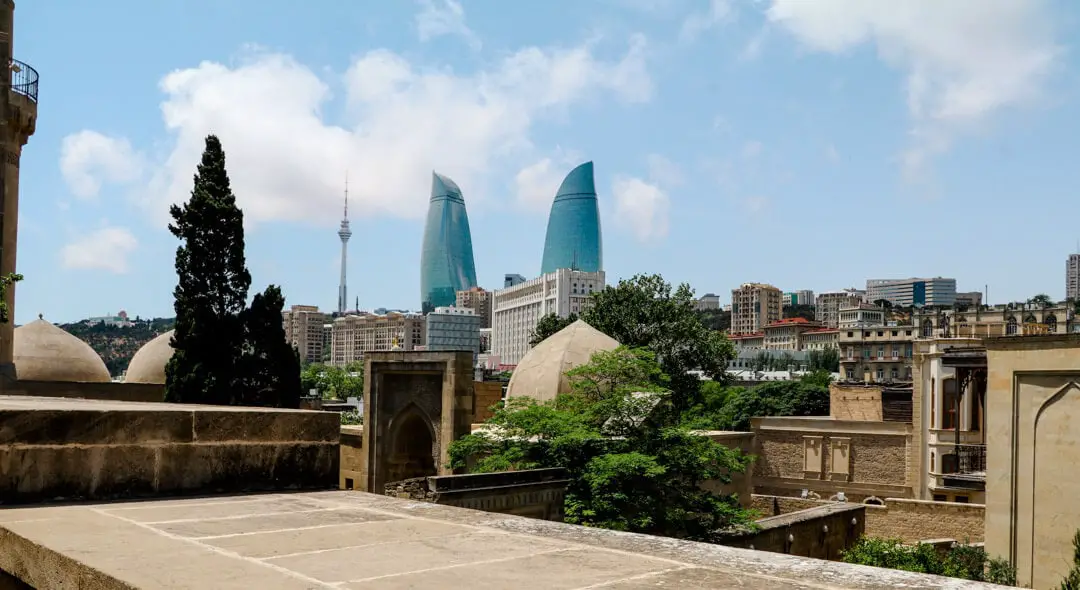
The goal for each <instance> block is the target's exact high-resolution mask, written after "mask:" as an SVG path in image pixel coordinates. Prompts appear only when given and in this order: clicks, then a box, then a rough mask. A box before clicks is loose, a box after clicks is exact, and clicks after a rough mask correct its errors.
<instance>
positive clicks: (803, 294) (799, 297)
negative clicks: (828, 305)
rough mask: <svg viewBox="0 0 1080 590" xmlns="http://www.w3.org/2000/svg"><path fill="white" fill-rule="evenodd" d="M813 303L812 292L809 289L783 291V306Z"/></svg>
mask: <svg viewBox="0 0 1080 590" xmlns="http://www.w3.org/2000/svg"><path fill="white" fill-rule="evenodd" d="M814 304H815V301H814V292H813V291H811V290H810V289H799V290H798V291H789V292H787V293H784V307H792V306H795V305H814Z"/></svg>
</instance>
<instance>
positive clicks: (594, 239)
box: [540, 162, 604, 274]
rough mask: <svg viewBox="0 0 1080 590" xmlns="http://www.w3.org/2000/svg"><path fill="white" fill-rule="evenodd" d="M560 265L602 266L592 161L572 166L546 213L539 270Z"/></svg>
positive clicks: (585, 268)
mask: <svg viewBox="0 0 1080 590" xmlns="http://www.w3.org/2000/svg"><path fill="white" fill-rule="evenodd" d="M560 268H572V269H575V270H581V271H585V272H598V271H601V270H603V269H604V251H603V244H602V239H601V235H600V208H599V206H598V205H597V201H596V183H595V182H594V181H593V163H592V162H585V163H584V164H582V165H580V166H578V167H577V168H574V169H573V170H571V171H570V174H567V175H566V178H565V179H564V180H563V182H562V186H560V187H559V192H557V193H555V201H554V202H553V203H552V204H551V215H550V216H549V217H548V226H547V238H546V239H545V240H544V261H543V264H541V267H540V273H541V274H547V273H549V272H555V271H556V270H559V269H560Z"/></svg>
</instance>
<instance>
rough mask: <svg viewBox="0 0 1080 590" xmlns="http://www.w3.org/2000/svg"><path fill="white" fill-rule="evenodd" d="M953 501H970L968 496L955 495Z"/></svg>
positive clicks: (964, 502)
mask: <svg viewBox="0 0 1080 590" xmlns="http://www.w3.org/2000/svg"><path fill="white" fill-rule="evenodd" d="M953 502H957V503H959V504H967V503H968V497H967V496H953Z"/></svg>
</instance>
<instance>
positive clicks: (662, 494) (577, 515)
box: [450, 347, 752, 540]
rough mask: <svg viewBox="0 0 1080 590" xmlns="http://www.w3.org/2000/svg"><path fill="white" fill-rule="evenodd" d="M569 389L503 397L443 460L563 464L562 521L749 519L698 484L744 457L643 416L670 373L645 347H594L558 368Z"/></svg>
mask: <svg viewBox="0 0 1080 590" xmlns="http://www.w3.org/2000/svg"><path fill="white" fill-rule="evenodd" d="M567 376H568V378H569V379H570V383H571V388H572V392H571V393H569V394H564V395H561V396H559V397H558V398H557V399H555V400H552V401H550V402H547V403H537V402H536V401H535V400H531V399H528V398H511V399H510V400H508V401H507V403H506V404H505V405H504V407H502V408H499V409H497V410H496V411H495V415H494V416H493V417H492V418H491V420H489V421H488V424H489V425H490V426H491V428H490V429H488V430H485V431H478V432H477V433H475V434H470V435H467V436H465V437H463V438H461V439H459V440H457V441H454V442H453V443H452V444H451V446H450V457H451V463H452V465H453V466H455V467H468V468H469V469H470V470H471V471H473V472H490V471H504V470H510V469H532V468H540V467H564V468H566V470H567V472H568V474H569V479H570V483H569V485H568V487H567V494H566V500H565V502H566V504H565V512H566V520H567V521H568V522H572V523H577V524H584V525H587V526H595V527H602V528H608V529H613V530H623V531H634V532H641V533H648V534H657V535H665V536H673V537H684V538H692V539H700V540H708V539H709V538H710V536H711V535H712V534H713V533H714V532H715V531H718V530H721V529H725V528H727V527H731V526H740V525H742V526H749V525H750V523H751V522H752V515H751V514H750V513H749V512H747V511H745V510H743V509H742V508H740V507H739V504H738V502H737V500H736V499H735V498H734V497H731V496H720V495H716V494H713V493H710V492H707V491H705V490H702V489H701V487H700V484H701V483H702V482H704V481H707V480H720V481H730V475H731V474H732V473H736V472H741V471H743V470H745V469H746V466H747V464H748V459H747V458H745V457H743V456H742V455H741V454H739V453H738V451H734V450H731V449H728V448H727V447H725V446H723V445H721V444H719V443H716V442H714V441H712V440H711V439H709V438H708V437H703V436H698V435H695V434H692V433H691V432H690V431H689V430H688V429H686V428H684V427H679V426H678V425H676V424H672V423H665V422H663V421H658V420H654V419H646V417H651V415H652V410H653V409H654V408H655V406H656V404H657V402H658V401H659V400H660V399H663V398H664V397H666V396H668V395H670V390H668V389H667V385H669V383H670V381H669V379H668V377H667V375H665V374H664V373H663V371H662V370H661V369H660V366H659V364H658V363H657V362H656V359H655V356H654V355H653V354H652V353H651V352H650V351H648V350H644V349H631V348H628V347H619V348H617V349H616V350H614V351H608V352H598V353H596V354H595V355H593V357H592V361H591V362H590V363H588V364H586V365H583V366H580V367H577V368H576V369H574V370H572V371H570V372H569V373H567Z"/></svg>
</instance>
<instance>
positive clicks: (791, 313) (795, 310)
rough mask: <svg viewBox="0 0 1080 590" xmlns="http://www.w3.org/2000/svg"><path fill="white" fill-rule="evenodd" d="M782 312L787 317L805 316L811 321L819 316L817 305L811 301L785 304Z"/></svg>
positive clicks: (804, 317)
mask: <svg viewBox="0 0 1080 590" xmlns="http://www.w3.org/2000/svg"><path fill="white" fill-rule="evenodd" d="M782 314H783V316H784V317H785V318H803V319H806V320H809V321H811V322H812V321H814V320H815V319H816V318H817V312H816V311H815V307H814V306H813V305H810V304H809V303H805V304H804V303H800V304H799V305H785V306H784V309H783V311H782Z"/></svg>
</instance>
